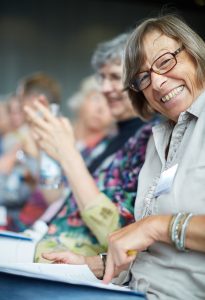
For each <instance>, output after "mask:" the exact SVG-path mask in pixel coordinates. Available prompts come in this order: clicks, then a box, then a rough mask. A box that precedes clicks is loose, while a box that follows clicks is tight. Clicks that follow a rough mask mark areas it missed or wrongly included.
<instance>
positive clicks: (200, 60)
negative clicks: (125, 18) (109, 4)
mask: <svg viewBox="0 0 205 300" xmlns="http://www.w3.org/2000/svg"><path fill="white" fill-rule="evenodd" d="M182 47H183V48H182ZM182 50H183V51H182ZM147 70H148V71H147ZM142 74H144V75H142ZM124 82H125V86H129V94H130V96H131V98H132V102H133V104H134V105H135V107H136V108H137V109H138V111H140V112H141V114H143V115H145V114H147V113H150V112H151V110H155V111H158V112H159V113H161V114H162V115H163V116H165V117H166V118H168V120H165V121H164V122H163V123H162V124H158V125H156V126H155V127H154V128H153V136H152V138H151V139H150V141H149V144H148V148H147V153H146V160H145V163H144V165H143V167H142V169H141V172H140V175H139V184H138V191H137V201H136V202H135V219H136V222H135V223H133V224H131V225H128V226H127V227H124V228H123V229H120V230H118V231H116V232H114V233H112V234H111V235H110V236H109V249H108V257H107V267H106V272H105V277H104V281H105V282H109V281H110V280H111V278H112V277H113V276H114V271H115V269H116V268H119V267H121V266H124V265H126V264H127V263H130V262H132V261H134V262H133V264H132V267H131V270H130V271H131V281H130V287H131V288H132V289H137V290H139V291H142V292H146V294H147V298H148V299H150V300H155V299H181V300H182V299H203V298H204V294H205V282H204V277H205V264H204V262H205V205H204V199H205V192H204V178H205V168H204V166H205V154H204V153H205V141H204V131H205V110H204V107H205V44H204V42H203V40H202V39H201V38H200V37H199V36H198V35H197V34H196V33H194V32H193V31H192V30H191V29H190V28H189V27H188V26H187V25H186V24H185V23H184V22H183V21H181V20H180V19H179V18H177V17H175V16H171V15H167V16H162V17H159V18H155V19H148V20H146V21H144V22H143V23H142V24H141V25H140V26H139V27H137V28H136V29H135V30H134V31H133V33H132V35H131V38H130V39H129V41H128V44H127V47H126V53H125V78H124ZM129 249H133V250H136V251H137V253H138V254H137V257H136V259H135V256H136V255H132V256H130V255H128V250H129ZM127 278H128V277H126V281H127ZM121 279H122V278H121ZM121 279H119V282H122V280H121ZM170 287H171V288H170Z"/></svg>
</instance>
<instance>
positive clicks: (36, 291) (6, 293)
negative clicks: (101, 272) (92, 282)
mask: <svg viewBox="0 0 205 300" xmlns="http://www.w3.org/2000/svg"><path fill="white" fill-rule="evenodd" d="M102 297H103V300H134V299H135V300H145V299H146V298H145V297H144V296H143V295H139V296H138V295H136V294H128V293H122V292H117V291H110V290H103V289H98V288H93V287H87V286H80V285H71V284H68V283H62V282H54V281H50V280H42V279H36V278H29V277H24V276H18V275H13V274H7V273H3V272H0V299H1V300H52V299H55V300H67V299H68V300H74V299H75V300H78V299H83V300H102Z"/></svg>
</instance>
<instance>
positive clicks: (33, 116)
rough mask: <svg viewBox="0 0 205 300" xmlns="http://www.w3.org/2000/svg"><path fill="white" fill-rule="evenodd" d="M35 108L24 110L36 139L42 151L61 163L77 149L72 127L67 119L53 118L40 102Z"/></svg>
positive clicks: (36, 103)
mask: <svg viewBox="0 0 205 300" xmlns="http://www.w3.org/2000/svg"><path fill="white" fill-rule="evenodd" d="M34 108H35V109H34ZM34 108H31V107H28V106H27V107H25V108H24V110H25V112H26V114H27V118H28V120H29V122H30V124H31V127H32V130H33V134H34V137H35V139H36V141H37V143H38V145H39V147H40V148H41V149H43V150H45V151H46V152H47V153H48V154H49V155H50V156H52V157H53V158H54V159H56V160H58V161H60V160H61V159H62V158H63V157H64V156H66V155H67V154H68V153H69V150H72V149H73V148H74V147H75V139H74V133H73V128H72V125H71V124H70V122H69V120H68V119H66V118H63V117H55V116H53V115H52V113H51V112H50V110H49V109H48V108H47V107H45V106H44V105H43V104H42V103H41V102H40V101H36V102H35V103H34Z"/></svg>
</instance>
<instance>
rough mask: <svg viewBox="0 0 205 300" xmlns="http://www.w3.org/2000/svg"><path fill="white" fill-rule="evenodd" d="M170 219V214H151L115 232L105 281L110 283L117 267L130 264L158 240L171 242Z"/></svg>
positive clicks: (110, 239)
mask: <svg viewBox="0 0 205 300" xmlns="http://www.w3.org/2000/svg"><path fill="white" fill-rule="evenodd" d="M170 219H171V216H169V215H167V216H149V217H146V218H144V219H142V220H140V221H137V222H135V223H132V224H130V225H128V226H125V227H123V228H121V229H120V230H117V231H116V232H113V233H112V234H111V235H110V236H109V240H108V245H109V248H108V255H107V263H106V270H105V276H104V279H103V281H104V282H105V283H109V282H110V281H111V280H112V278H113V277H114V276H115V270H116V268H120V267H123V265H127V264H130V263H131V262H132V261H133V260H134V259H135V257H136V255H137V253H138V252H141V251H144V250H146V249H147V248H148V247H149V246H151V245H152V244H153V243H155V242H156V241H162V242H166V243H170V240H169V235H168V228H169V222H170ZM130 250H131V251H130ZM132 250H133V251H132Z"/></svg>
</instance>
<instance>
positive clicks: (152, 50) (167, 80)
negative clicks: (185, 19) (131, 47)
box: [141, 30, 202, 122]
mask: <svg viewBox="0 0 205 300" xmlns="http://www.w3.org/2000/svg"><path fill="white" fill-rule="evenodd" d="M181 46H182V45H181V44H180V43H179V42H178V41H176V40H174V39H172V38H169V37H167V36H166V35H164V34H162V33H160V32H159V31H156V30H155V31H153V32H150V33H148V34H147V35H145V37H144V49H145V57H146V59H145V63H144V64H143V66H142V68H141V71H146V70H149V69H150V67H151V65H152V63H153V62H154V61H155V60H156V59H157V58H158V57H159V56H161V55H162V54H164V53H165V52H171V53H173V52H174V51H176V50H177V49H178V48H180V47H181ZM176 59H177V64H176V65H175V67H174V68H173V69H172V70H170V71H169V72H167V73H166V74H163V75H159V74H156V73H154V72H151V84H150V85H149V86H148V87H147V88H145V89H144V90H143V93H144V96H145V98H146V99H147V101H148V102H149V104H150V105H151V106H152V107H153V108H154V109H155V110H156V111H158V112H160V113H161V114H163V115H164V116H166V117H168V118H169V119H171V120H173V121H175V122H176V121H177V119H178V117H179V115H180V113H181V112H183V111H186V110H187V109H188V107H190V106H191V104H192V103H193V102H194V101H195V99H196V98H197V97H198V96H199V95H200V93H201V92H202V89H200V88H199V87H198V85H197V81H196V80H197V79H196V66H195V63H194V61H193V59H192V58H191V57H190V55H189V54H188V53H187V52H186V50H185V49H184V50H182V51H181V52H180V53H179V54H177V56H176Z"/></svg>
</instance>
